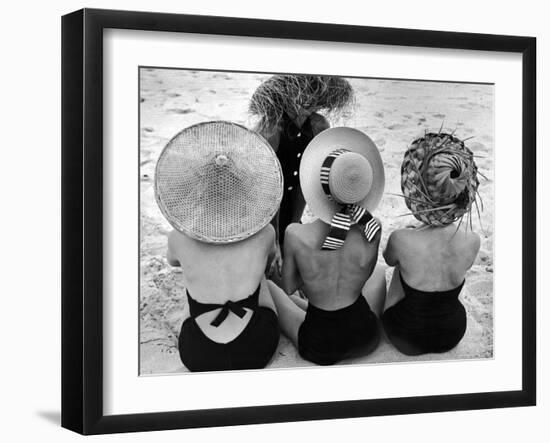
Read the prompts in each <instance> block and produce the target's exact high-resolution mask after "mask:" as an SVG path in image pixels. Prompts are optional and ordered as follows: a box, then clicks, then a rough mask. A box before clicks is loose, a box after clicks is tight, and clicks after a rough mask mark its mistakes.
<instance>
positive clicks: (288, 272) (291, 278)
mask: <svg viewBox="0 0 550 443" xmlns="http://www.w3.org/2000/svg"><path fill="white" fill-rule="evenodd" d="M292 238H293V235H292V232H289V230H287V231H286V233H285V244H284V251H285V259H284V261H283V271H282V285H283V289H284V291H285V292H286V293H287V294H294V292H296V291H297V290H298V289H299V288H300V287H301V286H302V284H303V282H302V278H301V277H300V273H299V271H298V266H297V265H296V259H295V258H294V252H295V251H294V248H293V245H292Z"/></svg>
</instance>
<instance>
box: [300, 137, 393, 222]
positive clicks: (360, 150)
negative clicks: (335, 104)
mask: <svg viewBox="0 0 550 443" xmlns="http://www.w3.org/2000/svg"><path fill="white" fill-rule="evenodd" d="M339 150H343V151H342V152H340V151H339ZM335 151H339V152H338V153H339V155H337V157H336V158H335V159H334V161H333V163H332V165H331V167H330V175H329V176H328V186H329V188H330V194H331V196H330V197H329V196H327V193H326V192H325V190H323V186H322V184H321V167H322V166H323V163H324V162H325V160H326V159H327V157H328V156H329V155H331V154H333V153H334V152H335ZM300 186H301V188H302V193H303V194H304V198H305V200H306V202H307V204H308V206H309V208H310V209H311V211H312V212H313V214H314V215H315V216H316V217H319V218H320V219H321V220H323V221H324V222H325V223H329V224H330V223H331V220H332V217H333V216H334V214H336V213H337V212H339V211H341V209H342V205H343V204H357V205H359V206H361V207H363V208H365V209H367V210H368V211H369V212H373V211H374V209H376V207H377V206H378V203H380V200H381V198H382V194H383V193H384V165H383V163H382V158H381V156H380V152H379V151H378V149H377V148H376V145H375V144H374V142H373V141H372V140H371V139H370V138H369V137H368V136H367V135H366V134H364V133H363V132H361V131H359V130H357V129H353V128H330V129H327V130H325V131H323V132H321V133H320V134H318V135H317V136H316V137H315V138H314V139H313V140H312V141H311V142H310V143H309V145H308V146H307V148H306V150H305V151H304V154H303V157H302V161H301V163H300Z"/></svg>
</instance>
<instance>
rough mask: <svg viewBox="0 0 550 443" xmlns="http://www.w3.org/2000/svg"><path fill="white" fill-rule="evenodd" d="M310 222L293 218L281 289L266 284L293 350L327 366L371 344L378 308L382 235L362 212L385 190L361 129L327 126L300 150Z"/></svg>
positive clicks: (376, 159)
mask: <svg viewBox="0 0 550 443" xmlns="http://www.w3.org/2000/svg"><path fill="white" fill-rule="evenodd" d="M300 180H301V182H302V189H303V190H304V196H305V198H306V201H307V203H308V205H309V207H310V208H311V210H312V212H313V213H314V215H316V216H317V217H319V219H318V220H316V221H315V222H313V223H306V224H298V223H293V224H291V225H289V226H288V228H287V231H286V237H285V245H284V248H285V251H284V252H285V259H284V262H283V281H282V283H283V288H284V289H285V291H286V293H287V294H293V293H294V292H295V291H296V290H297V289H300V288H301V289H303V292H304V293H305V295H306V297H307V299H308V300H307V301H305V300H303V299H301V298H299V297H297V296H295V295H292V296H291V297H290V298H289V296H288V295H287V294H285V293H284V292H283V291H282V289H280V288H279V287H278V286H276V285H275V284H273V283H272V282H271V281H269V282H268V283H269V284H270V287H271V293H272V295H273V299H274V301H275V305H276V306H277V312H278V314H279V323H280V325H281V329H282V330H283V332H284V333H285V334H286V335H287V336H288V337H289V338H290V339H291V340H292V342H293V343H294V345H295V346H296V347H297V348H298V351H299V353H300V355H301V356H302V357H303V358H305V359H307V360H309V361H312V362H313V363H317V364H320V365H331V364H334V363H337V362H339V361H341V360H342V359H345V358H348V357H353V356H365V355H367V354H369V353H370V352H372V351H373V350H374V349H376V347H377V345H378V342H379V337H380V329H379V324H378V323H379V322H378V318H379V316H380V315H381V313H382V308H383V306H384V297H385V295H386V280H385V277H384V271H383V270H381V269H375V267H376V262H377V258H378V245H379V242H380V236H381V227H380V224H379V222H378V221H377V220H376V219H375V218H373V216H372V215H371V214H370V212H369V211H372V210H374V209H375V208H376V206H377V205H378V203H379V202H380V199H381V197H382V194H383V191H384V166H383V164H382V159H381V157H380V154H379V152H378V149H377V148H376V146H375V145H374V143H373V142H372V141H371V140H370V138H369V137H367V136H366V135H365V134H363V133H362V132H360V131H357V130H355V129H351V128H332V129H328V130H326V131H324V132H323V133H322V134H319V135H318V136H317V137H316V138H315V139H314V140H313V141H312V142H311V143H310V145H309V146H308V147H307V149H306V150H305V152H304V158H303V160H302V164H301V166H300Z"/></svg>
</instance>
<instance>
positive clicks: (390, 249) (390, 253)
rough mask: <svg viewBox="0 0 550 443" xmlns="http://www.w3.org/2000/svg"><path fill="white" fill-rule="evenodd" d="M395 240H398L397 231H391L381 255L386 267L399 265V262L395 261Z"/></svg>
mask: <svg viewBox="0 0 550 443" xmlns="http://www.w3.org/2000/svg"><path fill="white" fill-rule="evenodd" d="M397 239H398V234H397V231H393V232H392V233H391V234H390V237H389V238H388V243H387V245H386V249H385V250H384V253H383V256H384V260H386V263H387V264H388V266H397V265H398V264H399V260H398V259H397V251H396V243H397Z"/></svg>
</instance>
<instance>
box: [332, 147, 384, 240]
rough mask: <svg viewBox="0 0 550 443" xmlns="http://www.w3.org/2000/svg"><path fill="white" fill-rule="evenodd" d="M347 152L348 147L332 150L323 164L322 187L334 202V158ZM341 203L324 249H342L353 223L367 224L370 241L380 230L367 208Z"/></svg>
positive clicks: (367, 235) (366, 230)
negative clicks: (331, 189)
mask: <svg viewBox="0 0 550 443" xmlns="http://www.w3.org/2000/svg"><path fill="white" fill-rule="evenodd" d="M345 152H349V151H348V150H347V149H336V150H334V151H332V152H331V153H330V154H329V155H328V156H327V158H325V160H324V162H323V164H322V166H321V187H322V188H323V191H324V192H325V194H326V196H327V197H328V199H329V200H332V201H334V202H336V199H335V198H334V197H333V196H332V194H331V192H330V186H329V177H330V168H331V167H332V164H333V163H334V160H336V158H337V157H338V156H340V155H342V154H344V153H345ZM337 203H338V202H337ZM341 205H342V210H341V211H339V212H337V213H336V214H334V216H333V217H332V220H331V222H330V229H329V232H328V235H327V237H326V238H325V241H324V243H323V246H322V247H321V249H322V250H336V249H340V248H341V247H342V245H343V244H344V242H345V241H346V236H347V235H348V232H349V229H350V227H351V225H352V224H355V223H359V224H364V225H365V230H364V232H363V233H364V235H365V237H366V239H367V240H368V241H369V242H370V241H372V239H373V238H374V236H375V235H376V233H377V232H378V231H379V230H380V225H379V223H378V222H377V221H376V220H375V219H374V217H373V216H372V214H371V213H370V212H369V211H367V210H366V209H365V208H363V207H361V206H359V205H356V204H341Z"/></svg>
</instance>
